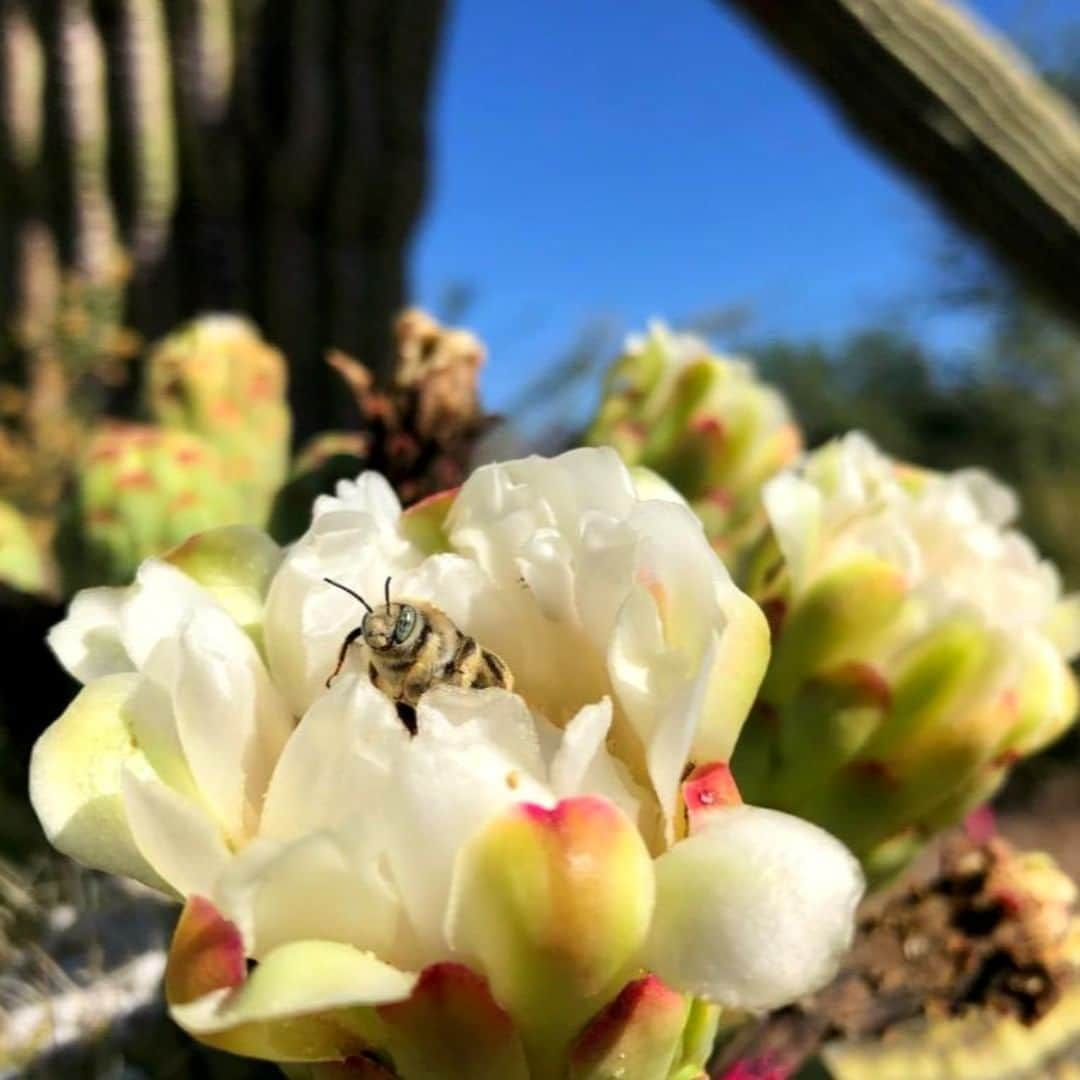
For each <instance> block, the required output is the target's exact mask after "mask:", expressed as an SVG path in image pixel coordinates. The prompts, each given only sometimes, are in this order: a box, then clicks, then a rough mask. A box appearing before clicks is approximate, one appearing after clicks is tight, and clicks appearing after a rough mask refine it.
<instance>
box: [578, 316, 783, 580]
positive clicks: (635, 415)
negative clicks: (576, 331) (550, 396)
mask: <svg viewBox="0 0 1080 1080" xmlns="http://www.w3.org/2000/svg"><path fill="white" fill-rule="evenodd" d="M586 439H587V441H588V442H589V443H590V444H592V445H594V446H613V447H615V449H616V450H617V451H618V452H619V455H620V456H621V457H622V459H623V460H624V461H625V462H627V464H629V465H641V466H644V467H646V468H648V469H652V470H653V471H655V472H656V473H658V474H659V475H660V476H662V477H663V478H664V479H665V480H667V481H668V482H669V483H671V484H672V485H673V486H674V487H675V489H676V490H677V491H678V492H679V493H680V494H681V495H683V496H684V497H685V498H686V499H687V500H688V502H689V503H690V505H691V506H692V507H693V509H694V511H695V513H696V514H697V515H698V517H700V518H701V520H702V522H703V523H704V525H705V531H706V533H707V534H708V535H709V538H710V539H711V540H712V542H713V544H714V546H715V547H716V549H717V551H719V552H720V554H721V555H722V556H723V557H724V559H725V561H727V562H728V565H735V564H736V563H737V562H738V559H739V556H740V553H741V552H742V551H743V550H744V549H745V547H746V546H747V544H748V543H749V542H750V541H751V540H752V539H753V538H754V537H756V536H757V534H758V533H759V532H760V529H761V525H762V513H761V489H762V486H763V485H764V484H765V482H766V481H767V480H769V479H770V478H771V477H772V476H774V475H775V474H776V473H777V472H779V471H780V470H781V469H782V468H783V467H784V466H785V465H787V464H789V463H790V462H791V461H792V460H793V459H794V458H795V456H796V455H797V454H798V452H799V449H800V447H801V436H800V433H799V429H798V427H797V426H796V424H795V423H794V422H793V421H792V418H791V415H790V414H789V412H788V408H787V405H786V403H785V401H784V398H783V396H782V395H781V394H780V393H779V392H778V391H777V390H776V389H774V388H773V387H771V386H769V385H768V384H766V383H762V382H760V381H759V380H758V378H757V377H756V375H755V373H754V370H753V368H752V367H751V365H750V364H749V363H748V362H747V361H745V360H740V359H735V358H732V357H725V356H718V355H716V354H715V353H713V351H712V350H711V349H710V348H709V346H708V344H707V343H706V342H704V341H702V340H701V339H700V338H698V337H694V336H693V335H690V334H674V333H672V332H671V331H669V330H668V329H667V328H666V327H665V326H664V325H663V324H661V323H654V324H652V325H651V326H650V327H649V332H648V333H647V334H645V335H643V336H639V337H631V338H630V339H629V340H628V341H627V344H626V351H625V353H624V354H623V355H622V356H621V357H619V358H618V360H616V361H615V363H614V364H613V365H612V367H611V369H610V370H609V372H608V374H607V378H606V382H605V386H604V392H603V398H602V400H601V402H600V406H599V409H598V410H597V413H596V416H595V417H594V419H593V421H592V423H591V425H590V427H589V430H588V434H587V436H586Z"/></svg>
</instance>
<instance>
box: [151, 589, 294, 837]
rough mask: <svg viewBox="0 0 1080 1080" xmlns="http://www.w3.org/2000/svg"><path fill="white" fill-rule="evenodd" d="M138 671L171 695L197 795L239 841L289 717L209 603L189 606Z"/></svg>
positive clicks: (247, 646)
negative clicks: (170, 636) (189, 610)
mask: <svg viewBox="0 0 1080 1080" xmlns="http://www.w3.org/2000/svg"><path fill="white" fill-rule="evenodd" d="M145 670H146V673H147V675H149V676H150V677H151V678H153V679H154V680H155V681H156V682H157V683H158V685H160V686H161V687H162V689H163V690H165V691H166V692H167V693H168V694H169V696H170V698H171V702H172V710H173V716H174V718H175V719H174V722H175V728H176V733H177V738H178V741H179V743H180V745H181V746H182V747H183V750H184V758H185V760H186V762H187V764H188V766H189V768H190V770H191V775H192V777H193V778H194V781H195V784H196V786H197V788H198V790H199V795H200V799H201V800H202V801H203V802H205V803H206V805H207V806H208V807H209V808H211V809H212V811H213V813H214V814H215V816H216V817H217V820H218V821H219V823H220V824H221V826H222V828H223V829H224V830H225V832H226V834H227V835H228V836H229V837H231V838H232V839H233V840H234V841H237V842H239V841H242V840H243V839H244V838H245V837H246V836H248V835H249V834H250V833H251V832H252V831H253V830H254V828H255V826H256V824H257V819H258V814H259V809H260V807H261V805H262V800H263V797H264V795H265V792H266V786H267V784H268V783H269V780H270V774H271V772H272V771H273V768H274V765H275V764H276V762H277V758H278V755H279V754H280V753H281V750H282V747H283V746H284V745H285V741H286V739H287V738H288V735H289V732H290V731H291V729H292V720H291V717H290V716H289V714H288V712H287V710H286V709H285V706H284V704H283V703H282V702H281V700H280V698H279V697H278V695H277V691H276V690H275V689H274V687H273V686H272V685H271V683H270V681H269V678H268V676H267V675H266V672H265V670H264V669H263V666H262V660H261V659H260V657H259V655H258V653H257V652H256V650H255V646H254V645H253V644H252V643H251V640H250V639H249V638H248V637H247V635H246V634H245V633H244V632H243V631H242V630H241V629H240V628H239V626H237V624H236V623H235V622H233V620H232V619H231V618H230V617H229V616H228V615H226V614H225V613H224V612H223V611H221V610H220V609H218V608H216V607H208V608H203V609H199V610H196V611H194V612H192V613H191V614H190V615H189V617H188V619H187V622H186V623H185V624H184V625H183V626H182V628H181V629H180V631H179V633H178V636H177V637H176V638H175V639H172V640H169V641H163V642H161V643H159V645H158V647H157V648H156V649H155V650H154V651H153V653H152V654H151V655H150V656H148V657H147V660H146V668H145Z"/></svg>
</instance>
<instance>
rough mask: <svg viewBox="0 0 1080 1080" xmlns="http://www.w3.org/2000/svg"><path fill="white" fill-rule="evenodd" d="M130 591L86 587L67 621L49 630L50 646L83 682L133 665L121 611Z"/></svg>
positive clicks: (72, 605)
mask: <svg viewBox="0 0 1080 1080" xmlns="http://www.w3.org/2000/svg"><path fill="white" fill-rule="evenodd" d="M128 591H129V590H128V589H126V588H125V589H110V588H100V589H83V591H82V592H80V593H76V595H75V598H74V599H73V600H72V601H71V606H70V607H69V608H68V613H67V615H66V616H65V617H64V619H63V621H62V622H59V623H57V624H56V626H54V627H53V628H52V629H51V630H50V631H49V637H48V641H49V648H51V649H52V651H53V652H54V653H56V656H57V659H58V660H59V661H60V663H61V664H63V665H64V668H65V669H66V670H67V671H68V672H70V673H71V675H72V676H74V677H75V678H76V679H78V680H79V681H80V682H83V683H88V682H90V681H91V680H92V679H99V678H101V677H102V676H103V675H115V674H118V673H119V672H123V671H131V670H132V669H133V666H134V665H133V664H132V662H131V658H130V657H129V656H128V653H127V649H125V648H124V643H123V641H122V640H121V637H120V613H121V610H122V608H123V604H124V601H125V600H126V599H127V596H128Z"/></svg>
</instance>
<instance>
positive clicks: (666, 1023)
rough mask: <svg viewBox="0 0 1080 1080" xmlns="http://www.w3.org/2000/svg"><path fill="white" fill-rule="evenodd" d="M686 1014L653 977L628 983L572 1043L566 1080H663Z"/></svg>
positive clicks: (677, 997)
mask: <svg viewBox="0 0 1080 1080" xmlns="http://www.w3.org/2000/svg"><path fill="white" fill-rule="evenodd" d="M689 1011H690V1002H689V1001H688V1000H687V998H685V997H684V996H683V995H682V994H677V993H676V992H675V991H674V990H671V989H670V988H668V987H667V986H665V985H664V984H663V983H662V982H661V981H660V980H659V979H658V978H657V977H656V976H655V975H646V976H644V977H643V978H640V979H635V980H634V981H633V982H631V983H628V984H627V985H626V986H625V987H623V989H622V990H621V991H620V993H619V996H618V997H617V998H615V1000H614V1001H612V1002H611V1003H610V1004H609V1005H606V1006H605V1007H604V1008H603V1009H602V1010H601V1011H600V1012H599V1013H598V1014H597V1015H596V1016H595V1017H593V1019H592V1020H591V1021H590V1022H589V1026H588V1027H587V1028H586V1029H585V1030H584V1031H583V1032H582V1033H581V1034H580V1035H579V1036H578V1037H577V1039H576V1040H575V1041H574V1045H573V1046H572V1047H571V1050H570V1071H569V1076H570V1080H621V1078H623V1077H631V1076H632V1077H634V1080H667V1077H668V1076H669V1075H670V1072H671V1067H672V1065H674V1064H675V1061H676V1058H677V1055H678V1053H679V1051H680V1050H681V1048H682V1035H683V1029H684V1028H685V1026H686V1019H687V1015H688V1014H689Z"/></svg>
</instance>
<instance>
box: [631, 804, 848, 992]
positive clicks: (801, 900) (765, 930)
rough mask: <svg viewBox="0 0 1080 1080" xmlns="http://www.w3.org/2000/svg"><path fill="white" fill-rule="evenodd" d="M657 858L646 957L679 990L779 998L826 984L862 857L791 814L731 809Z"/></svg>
mask: <svg viewBox="0 0 1080 1080" xmlns="http://www.w3.org/2000/svg"><path fill="white" fill-rule="evenodd" d="M655 865H656V883H657V896H656V911H655V914H654V916H653V925H652V931H651V935H650V940H649V944H648V948H647V950H646V952H647V956H646V963H647V965H648V966H649V967H650V968H652V970H654V971H655V972H656V974H657V975H659V976H660V978H662V979H663V980H664V981H665V982H667V983H669V984H670V985H671V986H673V987H675V988H676V989H678V990H682V991H685V992H688V993H691V994H694V995H696V996H700V997H704V998H707V999H708V1000H710V1001H713V1002H715V1003H716V1004H719V1005H723V1006H726V1007H730V1008H743V1009H754V1010H758V1009H773V1008H777V1007H779V1006H781V1005H785V1004H788V1003H789V1002H791V1001H794V1000H795V999H796V998H798V997H800V996H801V995H803V994H806V993H810V992H811V991H813V990H816V989H818V988H820V987H821V986H823V985H824V984H825V983H826V982H828V980H829V979H830V978H831V977H832V976H833V974H835V972H836V968H837V966H838V964H839V962H840V960H841V958H842V957H843V954H844V953H845V951H846V950H847V948H848V947H849V945H850V943H851V938H852V935H853V933H854V913H855V907H856V904H857V903H858V901H859V899H860V897H861V896H862V892H863V888H864V882H863V877H862V872H861V870H860V869H859V864H858V862H857V861H856V860H855V858H854V857H853V856H852V855H851V854H850V853H849V852H848V851H847V849H846V848H844V847H843V846H842V845H841V844H840V843H839V842H838V841H837V840H835V839H833V837H831V836H829V834H828V833H826V832H824V831H823V830H821V829H819V828H817V827H816V826H814V825H810V824H809V823H807V822H805V821H802V820H801V819H799V818H796V817H791V816H789V815H787V814H781V813H779V812H778V811H775V810H764V809H760V808H758V807H751V806H740V807H733V808H731V809H730V810H727V811H723V812H721V813H718V814H717V815H716V816H715V818H714V819H713V821H712V822H711V823H710V824H709V825H708V826H707V827H706V828H705V829H703V830H702V831H701V832H699V833H695V834H694V835H693V836H691V837H689V838H687V839H685V840H682V841H680V842H679V843H678V844H676V845H675V846H674V847H673V848H672V849H671V850H670V851H668V852H666V853H665V854H664V855H661V856H660V858H659V859H657V860H656V864H655Z"/></svg>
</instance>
